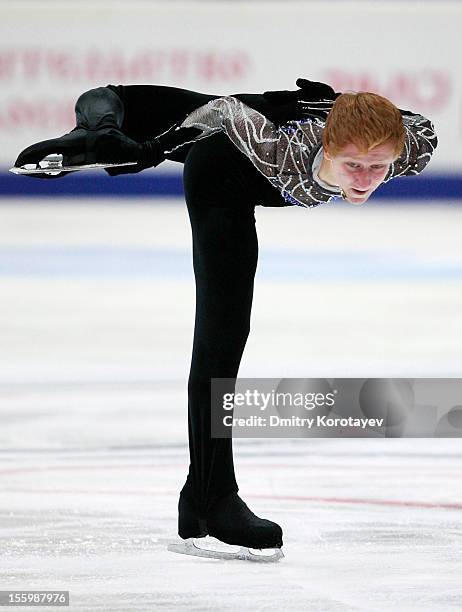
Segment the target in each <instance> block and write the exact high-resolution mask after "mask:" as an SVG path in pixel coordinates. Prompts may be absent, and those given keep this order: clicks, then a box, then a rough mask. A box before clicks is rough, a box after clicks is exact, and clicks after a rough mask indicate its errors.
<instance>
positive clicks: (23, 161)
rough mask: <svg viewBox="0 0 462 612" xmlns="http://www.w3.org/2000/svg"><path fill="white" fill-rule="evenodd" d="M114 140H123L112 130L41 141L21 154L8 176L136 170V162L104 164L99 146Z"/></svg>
mask: <svg viewBox="0 0 462 612" xmlns="http://www.w3.org/2000/svg"><path fill="white" fill-rule="evenodd" d="M114 136H119V137H120V136H121V137H123V135H122V134H121V132H119V131H118V130H116V129H114V128H103V129H101V130H95V131H90V130H84V129H80V128H79V129H75V130H73V131H72V132H69V133H68V134H65V135H64V136H61V137H60V138H52V139H50V140H42V141H41V142H37V143H35V144H33V145H31V146H29V147H27V148H26V149H24V150H23V151H21V153H20V154H19V156H18V158H17V160H16V162H15V165H14V166H13V168H10V172H13V173H14V174H22V175H27V176H33V177H35V178H57V177H60V176H64V175H65V174H66V173H69V172H76V171H78V170H89V169H95V168H117V167H120V166H136V165H137V162H136V161H122V160H111V159H110V158H109V157H108V159H107V161H106V158H105V157H104V152H101V151H100V149H101V146H100V143H101V142H104V139H107V138H111V137H114ZM102 160H104V161H102Z"/></svg>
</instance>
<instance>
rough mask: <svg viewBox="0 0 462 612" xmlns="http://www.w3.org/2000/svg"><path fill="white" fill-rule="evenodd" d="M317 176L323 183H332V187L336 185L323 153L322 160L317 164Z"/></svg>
mask: <svg viewBox="0 0 462 612" xmlns="http://www.w3.org/2000/svg"><path fill="white" fill-rule="evenodd" d="M318 176H319V178H320V179H321V181H324V183H327V184H328V185H332V187H338V185H337V184H336V183H335V180H334V178H333V177H332V165H331V163H330V161H329V160H328V159H326V158H325V157H324V153H323V154H322V161H321V165H320V166H319V171H318Z"/></svg>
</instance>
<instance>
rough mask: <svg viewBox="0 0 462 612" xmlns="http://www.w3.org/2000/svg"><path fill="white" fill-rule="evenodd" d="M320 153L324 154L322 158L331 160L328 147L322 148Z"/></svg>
mask: <svg viewBox="0 0 462 612" xmlns="http://www.w3.org/2000/svg"><path fill="white" fill-rule="evenodd" d="M322 154H323V155H324V159H327V160H328V161H332V155H331V154H330V153H329V149H324V150H323V152H322Z"/></svg>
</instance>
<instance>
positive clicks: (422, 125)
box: [387, 115, 438, 181]
mask: <svg viewBox="0 0 462 612" xmlns="http://www.w3.org/2000/svg"><path fill="white" fill-rule="evenodd" d="M403 122H404V127H405V129H406V140H405V143H404V149H403V152H402V153H401V155H400V156H399V157H398V159H397V160H396V161H395V162H394V163H393V164H392V166H391V168H390V174H389V176H388V178H387V181H388V180H390V179H392V178H395V177H397V176H412V175H415V174H420V172H422V170H423V169H424V168H425V167H426V166H427V164H428V162H429V161H430V159H431V156H432V155H433V152H434V150H435V149H436V146H437V144H438V139H437V137H436V134H435V128H434V127H433V124H432V123H431V121H429V120H428V119H427V118H426V117H423V116H422V115H412V116H404V117H403Z"/></svg>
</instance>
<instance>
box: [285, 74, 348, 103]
mask: <svg viewBox="0 0 462 612" xmlns="http://www.w3.org/2000/svg"><path fill="white" fill-rule="evenodd" d="M295 85H297V87H300V89H301V90H302V93H303V97H305V98H307V99H308V100H310V101H311V100H335V99H336V98H337V97H338V96H339V95H340V94H336V93H335V91H334V90H333V89H332V87H331V86H330V85H327V84H326V83H320V82H319V81H308V79H297V80H296V81H295Z"/></svg>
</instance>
